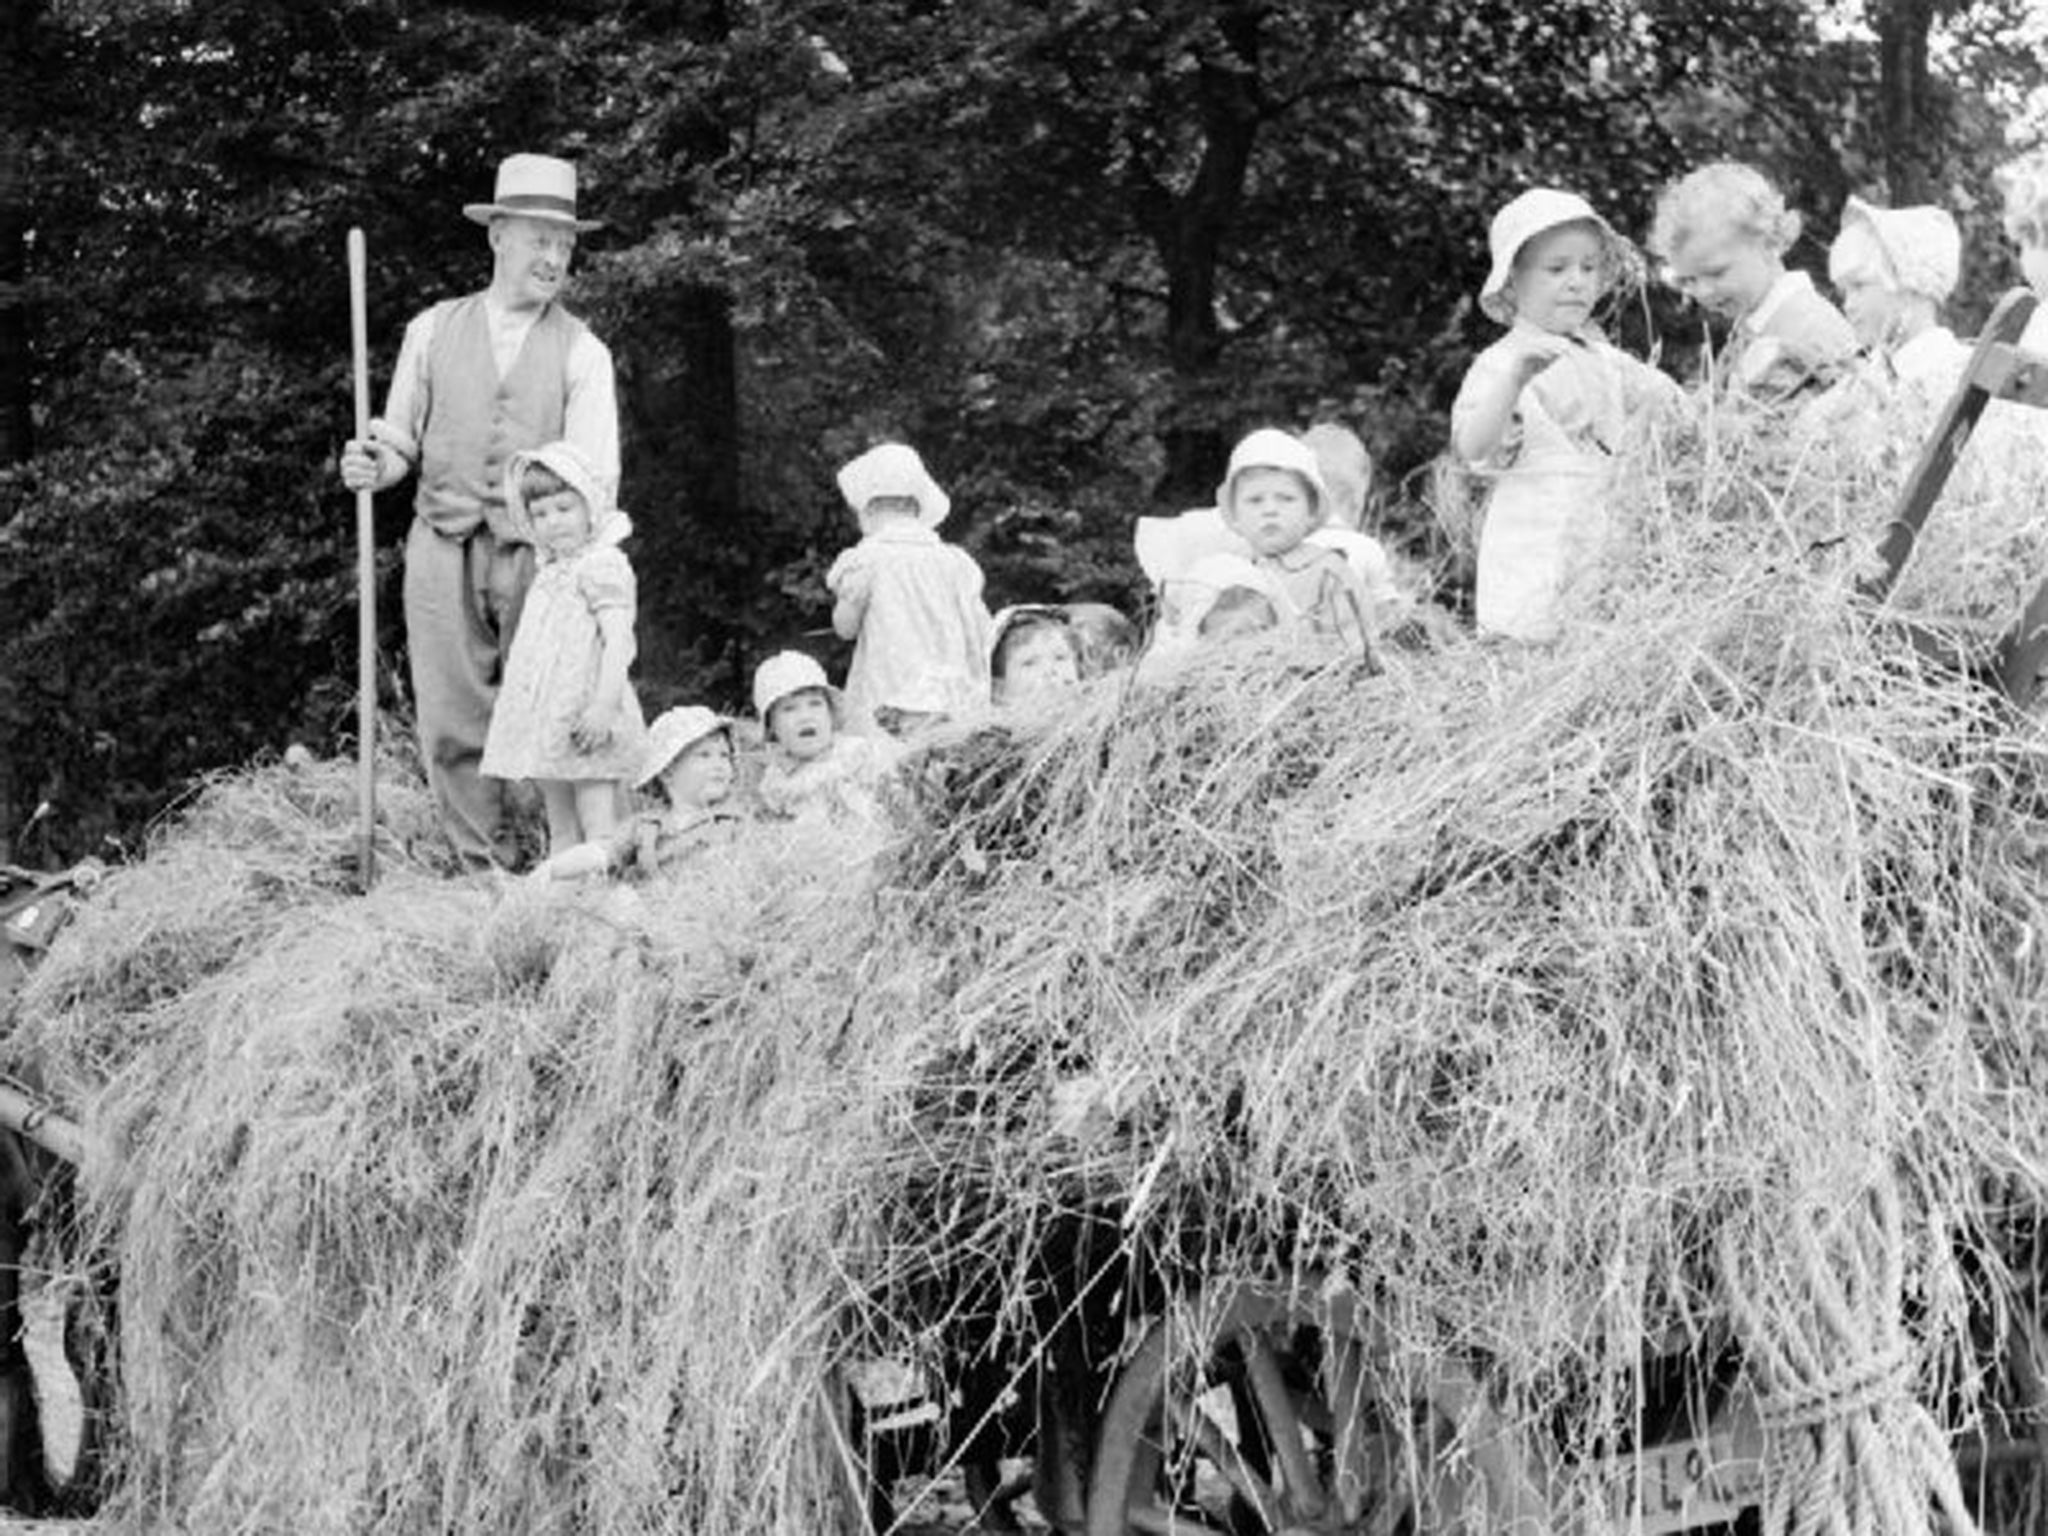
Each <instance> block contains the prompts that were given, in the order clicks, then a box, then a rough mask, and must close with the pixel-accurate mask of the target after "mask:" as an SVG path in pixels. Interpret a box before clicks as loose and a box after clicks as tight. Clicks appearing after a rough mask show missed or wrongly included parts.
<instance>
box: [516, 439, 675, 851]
mask: <svg viewBox="0 0 2048 1536" xmlns="http://www.w3.org/2000/svg"><path fill="white" fill-rule="evenodd" d="M505 512H506V516H507V519H508V521H509V522H510V524H511V526H513V527H514V528H515V529H518V530H520V531H521V533H522V535H523V536H524V537H526V538H528V539H530V541H531V542H532V544H533V548H534V553H535V557H536V560H537V562H538V566H537V569H536V570H535V573H534V578H533V586H532V588H531V590H530V591H529V592H528V594H527V598H526V608H525V612H524V614H523V615H522V617H521V619H520V624H519V631H518V634H517V635H516V636H515V637H514V639H513V642H512V654H511V656H510V658H509V659H508V660H507V662H506V665H505V680H504V682H503V684H502V685H501V686H500V687H499V690H498V702H497V706H496V707H495V708H494V709H493V710H492V712H491V725H490V731H489V733H488V734H487V735H486V736H485V738H484V753H483V765H482V766H483V772H484V773H486V774H488V775H490V776H491V777H493V778H499V779H532V780H534V781H535V782H536V783H537V784H539V786H540V792H541V798H542V801H543V803H544V804H545V806H546V808H547V817H548V851H549V853H550V854H551V855H552V854H557V853H563V852H566V851H567V850H568V849H570V848H573V847H575V846H576V845H577V844H578V843H584V842H591V841H599V840H602V839H605V838H608V837H610V836H611V835H612V833H613V831H614V830H616V828H617V826H618V822H619V786H620V784H621V783H622V782H623V781H624V780H626V779H628V778H630V777H631V776H632V774H633V772H634V770H635V769H636V768H637V767H638V766H639V763H640V754H641V752H642V751H643V750H644V747H645V744H646V737H647V727H646V725H645V723H644V722H643V721H642V719H641V716H640V702H639V700H638V699H637V698H635V697H634V695H633V687H632V684H631V683H629V682H628V681H627V679H626V672H627V669H628V668H629V667H630V666H631V665H632V662H633V617H634V609H635V589H634V582H633V567H632V565H631V564H630V563H628V561H627V559H626V556H625V553H624V552H623V551H622V550H621V549H620V548H619V545H620V544H621V543H622V542H623V541H624V540H625V539H626V537H627V535H629V534H630V533H631V532H632V531H633V525H632V522H631V521H630V520H629V519H628V518H627V516H626V514H625V513H624V512H621V511H620V510H619V509H618V508H617V507H614V506H612V505H611V503H610V500H609V499H608V498H607V497H606V496H605V495H604V494H603V490H602V487H601V485H600V483H599V481H598V479H597V477H596V475H595V474H594V473H593V472H592V471H591V469H590V467H589V465H588V464H587V463H586V462H585V460H584V458H583V456H582V455H581V454H580V453H579V452H578V451H577V450H576V449H575V448H574V447H573V446H572V445H571V444H569V443H566V442H554V443H548V444H546V445H545V446H543V447H540V448H535V449H531V450H529V451H527V452H523V453H515V454H514V455H513V456H512V460H511V462H510V463H509V464H508V465H507V466H506V469H505Z"/></svg>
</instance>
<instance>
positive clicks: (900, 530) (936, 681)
mask: <svg viewBox="0 0 2048 1536" xmlns="http://www.w3.org/2000/svg"><path fill="white" fill-rule="evenodd" d="M839 490H840V494H841V495H843V496H844V497H845V498H846V504H847V505H848V506H849V507H851V508H852V509H853V513H854V515H855V517H857V518H858V519H859V521H860V531H861V538H860V542H859V543H858V544H856V545H854V546H853V548H851V549H849V550H847V551H845V552H844V553H842V554H841V555H840V556H839V558H838V559H836V560H834V561H833V562H832V569H831V570H830V571H829V572H827V573H826V576H825V585H826V586H827V587H828V588H830V589H831V592H832V594H833V596H834V598H835V599H836V602H835V603H834V605H833V608H832V628H833V629H834V630H835V631H837V633H838V634H839V636H840V638H841V639H844V640H851V641H853V642H854V647H853V662H852V664H851V665H850V666H849V667H848V668H847V674H846V704H847V707H848V709H849V710H850V711H851V713H852V717H853V718H854V719H855V720H859V721H865V720H869V719H875V720H878V721H879V722H880V723H881V724H882V726H883V728H884V729H886V730H891V731H892V734H894V733H895V730H896V729H899V728H905V727H907V726H908V725H910V724H914V723H915V722H906V721H903V720H901V719H899V718H898V715H899V713H900V712H902V711H903V710H904V709H905V705H904V702H903V701H906V700H915V701H917V702H918V703H919V705H920V706H921V707H920V708H918V709H916V710H915V711H911V712H912V713H915V714H920V715H924V714H951V713H953V712H954V711H956V710H960V709H967V708H973V707H976V706H978V705H980V704H982V703H984V702H986V700H987V698H988V629H989V618H988V609H987V607H986V606H985V605H984V604H983V602H982V595H981V594H982V574H981V567H980V566H979V565H977V564H975V561H974V557H973V556H972V555H970V554H968V553H967V551H966V550H964V549H961V548H960V547H959V546H958V545H956V544H948V543H946V542H945V541H943V540H942V539H941V538H940V537H939V535H938V526H939V524H940V523H942V522H944V521H945V520H946V514H947V513H948V512H949V511H950V510H951V509H952V502H951V500H950V499H949V498H948V497H947V495H946V493H945V492H944V491H943V490H941V489H940V488H939V485H938V482H937V481H935V480H933V479H932V477H931V475H930V474H929V473H928V472H927V471H926V469H925V467H924V460H922V459H920V458H919V457H918V456H917V451H916V450H915V449H914V448H911V447H910V446H908V445H907V444H904V443H879V444H877V445H876V446H875V447H873V448H870V449H869V450H868V451H867V452H866V453H863V454H861V455H860V457H858V458H856V459H853V460H852V461H850V462H849V463H847V464H846V465H844V466H843V467H842V468H841V469H840V471H839Z"/></svg>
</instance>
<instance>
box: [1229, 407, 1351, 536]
mask: <svg viewBox="0 0 2048 1536" xmlns="http://www.w3.org/2000/svg"><path fill="white" fill-rule="evenodd" d="M1248 469H1285V470H1289V471H1291V472H1292V473H1294V474H1297V475H1299V476H1301V478H1302V479H1303V480H1306V481H1307V482H1308V488H1309V493H1310V494H1311V495H1313V496H1314V497H1315V499H1316V519H1317V521H1318V522H1321V521H1322V520H1323V519H1325V518H1327V517H1328V516H1329V512H1330V488H1329V486H1328V485H1326V484H1324V483H1323V465H1322V461H1321V460H1320V459H1318V458H1317V457H1316V451H1315V449H1313V448H1311V447H1309V445H1308V444H1307V443H1304V442H1303V441H1302V440H1301V439H1300V438H1298V437H1296V436H1295V435H1294V434H1293V433H1292V432H1283V431H1281V430H1280V429H1279V428H1278V427H1260V428H1259V429H1258V430H1257V431H1256V432H1250V433H1247V434H1246V435H1245V437H1244V440H1243V441H1242V442H1240V443H1239V444H1238V445H1237V446H1236V447H1235V448H1233V449H1231V451H1230V467H1229V469H1228V470H1226V471H1225V472H1224V476H1223V483H1222V484H1221V485H1219V486H1217V487H1216V505H1217V506H1218V507H1219V508H1222V509H1223V510H1224V513H1225V516H1226V517H1227V516H1228V513H1229V507H1230V491H1231V487H1232V486H1234V485H1235V484H1236V483H1237V477H1238V476H1239V475H1241V474H1243V473H1244V472H1245V471H1246V470H1248Z"/></svg>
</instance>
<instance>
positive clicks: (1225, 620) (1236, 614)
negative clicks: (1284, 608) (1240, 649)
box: [1196, 599, 1280, 640]
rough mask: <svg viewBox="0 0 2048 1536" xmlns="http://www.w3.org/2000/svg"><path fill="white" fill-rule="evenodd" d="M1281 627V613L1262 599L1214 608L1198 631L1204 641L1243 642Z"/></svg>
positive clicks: (1205, 617)
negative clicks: (1249, 636)
mask: <svg viewBox="0 0 2048 1536" xmlns="http://www.w3.org/2000/svg"><path fill="white" fill-rule="evenodd" d="M1279 626H1280V615H1279V613H1278V612H1277V611H1276V610H1275V609H1274V607H1273V605H1272V604H1271V603H1270V602H1267V601H1265V600H1264V599H1261V600H1259V601H1258V602H1238V603H1229V604H1224V605H1222V606H1219V607H1216V608H1212V609H1210V610H1209V612H1208V613H1207V614H1206V615H1204V616H1203V619H1202V622H1201V623H1200V624H1199V625H1197V626H1196V630H1197V632H1198V633H1199V634H1200V635H1201V637H1202V638H1203V639H1204V640H1241V639H1243V638H1244V637H1245V636H1246V635H1256V634H1261V633H1263V632H1264V631H1266V630H1269V629H1277V628H1279Z"/></svg>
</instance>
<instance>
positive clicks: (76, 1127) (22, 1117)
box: [0, 1082, 102, 1168]
mask: <svg viewBox="0 0 2048 1536" xmlns="http://www.w3.org/2000/svg"><path fill="white" fill-rule="evenodd" d="M0 1126H5V1127H6V1128H7V1129H8V1130H10V1131H15V1132H18V1133H19V1134H21V1135H23V1136H26V1137H27V1138H28V1139H29V1140H30V1141H32V1142H34V1143H35V1144H36V1145H37V1146H39V1147H41V1148H42V1149H43V1150H44V1151H46V1152H49V1153H52V1154H54V1155H55V1156H57V1157H61V1158H62V1159H64V1161H65V1162H67V1163H69V1164H71V1165H72V1167H74V1168H76V1167H78V1166H80V1165H82V1164H83V1163H84V1162H85V1161H86V1159H87V1157H88V1156H90V1155H92V1154H94V1153H97V1152H99V1151H100V1150H102V1149H101V1147H100V1145H99V1143H98V1141H97V1140H96V1139H95V1138H94V1137H93V1136H92V1135H91V1133H89V1132H88V1131H87V1130H86V1129H85V1127H84V1126H82V1125H80V1124H79V1123H78V1122H77V1121H75V1120H72V1119H70V1118H68V1117H67V1116H64V1115H60V1114H58V1113H57V1111H56V1108H55V1107H54V1106H53V1105H51V1103H50V1102H49V1100H47V1099H43V1098H38V1097H37V1096H36V1095H35V1094H32V1093H29V1092H28V1091H26V1090H25V1089H23V1088H21V1087H19V1086H17V1085H15V1084H13V1083H6V1082H0Z"/></svg>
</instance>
